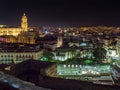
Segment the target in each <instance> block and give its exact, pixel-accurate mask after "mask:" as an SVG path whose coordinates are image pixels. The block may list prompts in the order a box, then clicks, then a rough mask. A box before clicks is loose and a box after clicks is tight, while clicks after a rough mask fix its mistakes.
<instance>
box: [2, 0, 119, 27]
mask: <svg viewBox="0 0 120 90" xmlns="http://www.w3.org/2000/svg"><path fill="white" fill-rule="evenodd" d="M1 3H2V4H1V6H0V11H1V15H0V24H5V25H10V26H11V25H13V26H14V25H15V26H20V23H19V22H20V20H21V17H20V16H21V15H22V14H23V13H24V12H25V13H26V14H27V16H28V21H29V26H63V27H64V26H71V27H72V26H100V25H105V26H120V23H119V22H120V17H119V16H120V12H119V11H120V6H119V2H117V1H116V2H115V1H114V2H112V1H109V2H107V1H103V0H99V1H95V0H91V1H89V0H82V1H68V0H66V1H63V0H59V1H55V0H50V1H47V0H44V1H37V0H11V1H9V0H2V1H1Z"/></svg>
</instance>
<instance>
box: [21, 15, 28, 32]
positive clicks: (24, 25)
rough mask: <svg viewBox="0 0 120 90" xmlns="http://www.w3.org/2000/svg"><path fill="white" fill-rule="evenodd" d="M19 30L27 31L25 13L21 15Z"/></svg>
mask: <svg viewBox="0 0 120 90" xmlns="http://www.w3.org/2000/svg"><path fill="white" fill-rule="evenodd" d="M21 28H22V30H23V31H28V22H27V17H26V15H25V13H24V14H23V16H22V19H21Z"/></svg>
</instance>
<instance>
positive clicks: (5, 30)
mask: <svg viewBox="0 0 120 90" xmlns="http://www.w3.org/2000/svg"><path fill="white" fill-rule="evenodd" d="M26 31H28V22H27V17H26V15H25V13H24V14H23V16H22V18H21V27H19V28H15V27H0V36H3V35H11V36H18V34H20V33H21V32H26Z"/></svg>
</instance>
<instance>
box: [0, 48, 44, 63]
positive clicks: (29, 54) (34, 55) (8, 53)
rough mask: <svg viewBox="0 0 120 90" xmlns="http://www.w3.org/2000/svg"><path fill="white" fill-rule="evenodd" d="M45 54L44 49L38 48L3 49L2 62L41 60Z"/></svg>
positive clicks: (0, 52) (0, 56) (0, 57)
mask: <svg viewBox="0 0 120 90" xmlns="http://www.w3.org/2000/svg"><path fill="white" fill-rule="evenodd" d="M42 55H43V51H38V50H26V49H24V50H21V49H20V50H17V49H11V50H8V49H7V50H1V51H0V64H11V63H20V62H23V61H25V60H28V59H35V60H39V59H40V58H41V57H42Z"/></svg>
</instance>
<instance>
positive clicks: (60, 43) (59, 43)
mask: <svg viewBox="0 0 120 90" xmlns="http://www.w3.org/2000/svg"><path fill="white" fill-rule="evenodd" d="M62 45H63V38H62V36H58V37H57V48H58V47H61V46H62Z"/></svg>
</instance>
